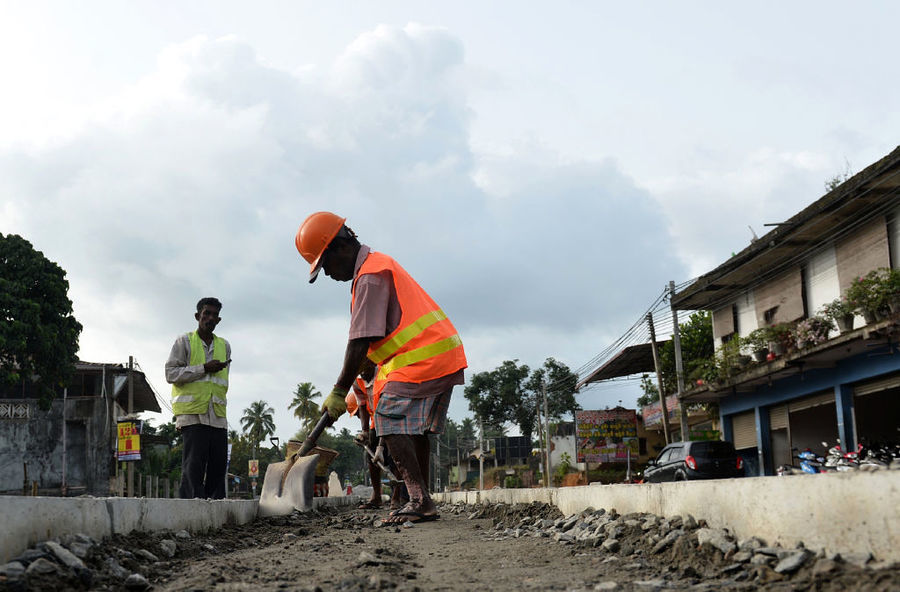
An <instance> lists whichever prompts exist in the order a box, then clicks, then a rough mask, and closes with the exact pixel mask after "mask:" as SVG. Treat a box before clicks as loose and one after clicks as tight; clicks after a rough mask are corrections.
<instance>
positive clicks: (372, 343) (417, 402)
mask: <svg viewBox="0 0 900 592" xmlns="http://www.w3.org/2000/svg"><path fill="white" fill-rule="evenodd" d="M344 220H345V219H344V218H341V217H339V216H337V215H335V214H333V213H331V212H317V213H315V214H312V215H310V216H309V217H308V218H307V219H306V220H305V221H304V222H303V224H301V225H300V228H299V230H298V231H297V235H296V237H295V245H296V247H297V250H298V251H299V252H300V254H301V255H302V256H303V258H304V259H306V261H307V262H309V264H310V279H309V281H310V283H312V282H313V281H315V279H316V277H317V275H318V273H319V271H320V270H324V271H325V275H327V276H329V277H330V278H332V279H334V280H337V281H340V282H347V281H351V280H352V285H351V305H350V336H349V340H348V342H347V347H346V350H345V352H344V363H343V367H342V369H341V373H340V375H339V376H338V379H337V382H336V383H335V385H334V388H333V389H332V391H331V393H329V395H328V396H327V397H326V398H325V401H324V403H323V404H322V409H323V410H326V409H327V410H328V413H329V415H330V416H331V417H332V419H337V418H338V417H340V416H341V414H343V413H344V411H345V410H346V409H347V404H346V401H345V396H346V394H347V392H348V390H349V389H350V386H351V385H352V384H353V381H354V380H355V379H356V376H357V374H359V372H360V368H361V366H362V364H363V361H364V360H365V359H366V358H368V359H369V360H371V361H372V362H373V363H375V364H377V365H378V372H377V374H376V376H375V383H374V387H373V388H374V396H373V398H374V399H375V403H374V407H375V431H376V432H377V433H378V435H379V436H381V437H382V438H383V441H384V442H385V444H386V445H387V447H388V451H389V452H390V453H391V456H392V457H393V458H394V461H395V463H396V464H397V468H398V470H399V472H400V477H401V478H402V479H403V481H404V483H405V484H406V488H407V490H408V492H409V503H407V504H406V505H405V506H403V507H402V508H399V509H396V510H393V511H391V514H390V515H389V516H388V517H387V518H385V519H384V520H383V522H384V523H385V524H402V523H403V522H406V521H410V522H427V521H430V520H435V519H437V518H438V514H437V507H436V506H435V504H434V501H433V500H432V499H431V496H430V495H429V492H428V484H427V479H428V473H429V461H430V452H431V451H430V444H429V441H428V435H429V434H440V433H442V432H443V430H444V424H445V423H446V420H447V408H448V407H449V405H450V395H451V393H452V391H453V387H454V386H455V385H458V384H463V383H464V382H465V377H464V375H463V370H464V368H466V356H465V353H464V351H463V346H462V341H461V340H460V338H459V334H458V333H457V332H456V329H455V328H454V327H453V324H452V323H451V322H450V319H448V318H447V315H446V314H444V311H443V310H441V308H440V307H439V306H438V305H437V304H436V303H435V302H434V300H432V299H431V297H430V296H429V295H428V294H427V293H426V292H425V290H423V289H422V288H421V287H420V286H419V284H418V283H416V281H415V280H413V278H412V277H411V276H410V275H409V273H407V272H406V270H405V269H403V268H402V267H401V266H400V265H399V264H398V263H397V262H396V261H395V260H394V259H392V258H391V257H388V256H387V255H385V254H383V253H379V252H376V251H373V250H372V249H370V248H369V247H368V246H366V245H362V244H360V242H359V241H358V240H357V238H356V235H355V234H354V233H353V231H352V230H350V229H349V228H348V227H347V226H345V225H344Z"/></svg>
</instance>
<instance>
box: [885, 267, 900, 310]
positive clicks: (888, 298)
mask: <svg viewBox="0 0 900 592" xmlns="http://www.w3.org/2000/svg"><path fill="white" fill-rule="evenodd" d="M881 278H882V292H883V295H884V300H885V302H886V303H887V306H888V308H889V309H890V310H891V312H892V313H893V314H897V313H900V269H888V268H883V274H882V276H881Z"/></svg>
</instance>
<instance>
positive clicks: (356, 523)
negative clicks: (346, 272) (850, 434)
mask: <svg viewBox="0 0 900 592" xmlns="http://www.w3.org/2000/svg"><path fill="white" fill-rule="evenodd" d="M898 489H900V471H879V472H875V473H859V472H857V473H853V474H829V475H821V476H799V475H798V476H790V477H768V478H764V477H760V478H749V479H731V480H719V481H709V482H694V483H676V484H654V485H607V486H584V487H565V488H559V489H555V488H550V489H494V490H488V491H472V492H459V493H449V494H438V495H437V498H438V499H439V500H440V501H441V506H440V513H441V519H440V520H438V521H435V522H429V523H421V524H411V523H409V524H405V525H403V526H399V527H398V526H382V525H381V519H382V518H383V517H384V516H385V515H386V513H387V511H386V510H375V511H373V510H358V509H356V506H355V504H356V502H358V501H360V500H359V499H358V498H354V497H353V496H348V497H338V498H317V499H316V500H315V503H314V504H313V508H312V509H310V510H307V511H305V512H300V511H296V510H295V511H293V512H291V513H290V514H288V515H285V516H273V517H266V518H256V517H255V514H254V513H253V504H254V503H255V502H252V501H245V502H234V501H202V500H144V499H141V500H135V499H107V500H101V499H94V498H72V499H58V498H57V499H53V498H2V499H0V505H2V506H3V507H4V508H5V509H6V510H10V512H9V513H7V512H5V515H6V516H7V525H8V526H9V527H10V531H9V535H7V536H4V537H3V539H4V545H5V546H4V547H3V552H4V555H3V557H2V558H0V560H2V561H3V562H4V563H3V564H2V567H0V589H3V590H50V589H54V590H123V589H129V590H150V589H152V590H310V591H312V590H322V591H327V590H387V589H391V590H472V589H490V590H521V589H533V590H704V589H706V590H757V589H762V590H791V589H817V590H900V567H898V563H897V562H898V560H900V556H898V551H897V549H900V545H898V544H897V543H898V542H900V541H898V536H900V532H898V527H900V516H898V512H900V509H898V508H897V504H896V503H895V502H896V500H897V499H898V495H897V494H898ZM751 497H755V498H757V501H756V503H753V504H751V503H748V502H749V500H750V498H751ZM10 500H13V501H16V502H19V505H17V506H14V505H13V504H12V503H11V502H10ZM45 501H46V503H45V504H44V505H45V509H46V507H49V504H50V503H55V504H69V506H68V508H66V507H64V506H62V505H58V506H57V507H56V509H55V512H57V514H56V518H57V519H56V520H54V519H53V516H54V514H53V512H51V513H50V520H49V521H47V522H46V523H44V522H42V520H43V519H42V518H41V516H42V512H41V506H40V504H42V503H44V502H45ZM28 503H30V504H32V505H31V506H30V509H29V507H28V506H26V505H24V504H28ZM119 504H125V505H124V506H122V507H118V505H119ZM157 504H160V505H157ZM166 504H168V505H166ZM91 505H93V506H95V510H94V511H91V510H90V509H89V507H90V506H91ZM100 508H102V509H103V511H102V512H101V511H99V509H100ZM104 515H105V516H104ZM17 520H18V521H17ZM79 520H80V522H79ZM67 521H68V522H67ZM97 524H102V525H103V526H101V527H100V528H99V529H97V528H96V525H97ZM103 529H108V531H106V534H101V533H102V532H104V530H103ZM11 540H13V541H18V542H17V543H16V544H11V543H10V541H11ZM823 542H824V543H825V544H822V543H823Z"/></svg>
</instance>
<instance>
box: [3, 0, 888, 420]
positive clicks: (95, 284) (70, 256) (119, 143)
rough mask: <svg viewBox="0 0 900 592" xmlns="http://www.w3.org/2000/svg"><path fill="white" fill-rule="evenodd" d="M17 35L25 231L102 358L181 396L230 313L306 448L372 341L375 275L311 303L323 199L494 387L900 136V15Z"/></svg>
mask: <svg viewBox="0 0 900 592" xmlns="http://www.w3.org/2000/svg"><path fill="white" fill-rule="evenodd" d="M0 15H2V18H0V80H2V81H3V92H2V93H0V233H3V234H11V233H14V234H20V235H22V236H24V237H25V238H27V239H28V240H29V241H31V242H32V244H33V245H34V246H35V247H36V248H37V249H38V250H40V251H42V252H43V253H44V254H45V255H46V256H47V257H48V258H50V259H51V260H53V261H56V262H57V263H59V264H60V265H61V266H62V267H63V269H65V270H66V271H67V273H68V279H69V282H70V297H71V299H72V300H73V302H74V306H75V315H76V317H77V318H78V320H79V321H80V322H81V323H82V324H83V325H84V331H83V333H82V336H81V342H80V346H81V349H80V352H79V356H80V357H81V358H82V359H84V360H87V361H93V362H125V361H127V359H128V356H129V355H133V356H134V357H135V358H136V359H137V361H138V362H139V364H140V365H141V367H142V368H143V369H144V370H146V372H147V374H148V377H149V378H150V381H151V383H152V384H153V385H154V387H155V388H156V390H157V391H159V393H160V394H161V395H163V396H164V397H166V398H167V397H168V395H169V386H168V385H167V384H166V382H165V378H164V374H163V365H164V363H165V360H166V357H167V355H168V352H169V349H170V347H171V345H172V342H173V341H174V339H175V337H176V335H177V334H178V333H180V332H183V331H188V330H191V329H192V328H195V327H196V323H195V321H194V319H193V312H194V305H195V303H196V301H197V300H198V299H199V298H200V297H202V296H207V295H214V296H217V297H219V298H220V299H221V300H222V301H223V302H224V308H223V310H222V317H223V321H222V323H221V324H220V326H219V331H218V332H219V334H221V335H222V336H224V337H226V338H227V339H229V340H230V341H231V344H232V348H233V352H234V353H233V358H234V363H233V366H232V377H231V390H230V392H229V420H230V421H231V422H232V424H234V427H237V423H238V420H239V418H240V415H241V411H242V410H243V409H244V408H245V407H247V406H248V405H249V403H250V402H251V401H254V400H259V399H264V400H266V401H268V402H269V404H270V405H271V406H272V407H273V408H274V409H275V411H276V415H275V419H276V424H277V427H278V434H279V435H280V436H281V437H282V438H286V437H290V436H291V435H292V434H293V433H294V432H295V431H296V428H297V425H296V422H295V421H294V420H293V419H292V418H291V416H290V413H289V412H288V410H287V405H288V402H289V401H290V399H291V393H292V391H293V390H294V388H295V386H296V384H297V383H299V382H305V381H310V382H312V383H313V384H315V385H316V387H317V388H318V389H319V390H320V391H323V392H326V393H327V392H328V390H329V389H330V388H331V385H332V384H333V383H334V381H335V379H336V378H337V375H338V373H339V370H340V365H341V359H342V352H343V348H344V345H345V343H346V333H347V327H348V316H349V315H348V311H349V285H348V284H345V283H337V282H334V281H332V280H330V279H329V278H327V277H322V278H320V279H319V281H318V282H317V283H316V284H314V285H309V284H307V281H306V279H307V271H308V266H307V265H306V264H305V262H303V261H302V259H301V258H300V257H299V256H298V254H297V252H296V250H295V249H294V246H293V237H294V233H295V232H296V229H297V226H298V225H299V223H300V222H301V221H302V220H303V219H304V218H305V217H306V216H307V215H308V214H310V213H312V212H314V211H318V210H332V211H335V212H338V213H340V214H341V215H343V216H346V217H347V219H348V222H347V223H348V224H349V225H350V226H351V227H352V228H353V229H354V230H356V231H357V233H358V234H359V236H360V238H361V239H362V241H363V242H364V243H366V244H369V245H371V246H372V247H373V248H375V249H377V250H381V251H384V252H386V253H388V254H391V255H392V256H394V257H395V258H397V259H398V260H399V261H400V262H401V263H402V264H403V265H404V266H405V267H406V268H407V269H408V270H409V271H410V272H411V273H412V274H413V276H414V277H415V278H417V279H418V280H419V282H420V283H421V284H422V285H423V286H424V287H425V288H426V290H428V291H429V293H431V295H432V296H433V297H434V298H435V299H436V300H437V301H438V302H439V303H440V304H441V306H442V307H443V308H444V310H445V311H446V312H447V313H448V315H449V316H450V318H451V319H452V320H453V321H454V323H455V325H456V326H457V328H458V329H459V331H460V334H461V336H462V338H463V341H464V343H465V346H466V351H467V354H468V358H469V364H470V373H471V372H478V371H483V370H489V369H492V368H494V367H496V366H497V365H498V364H499V363H500V362H502V361H503V360H506V359H513V358H517V359H519V360H520V362H522V363H526V364H529V365H531V366H537V365H540V364H541V363H542V362H543V360H544V359H545V358H547V357H548V356H554V357H556V358H557V359H559V360H561V361H563V362H565V363H566V364H568V365H569V366H570V367H571V368H572V369H573V370H575V369H579V368H581V367H583V366H584V365H585V364H586V363H587V362H589V361H590V360H591V359H592V358H594V356H595V355H596V354H597V353H598V352H599V351H601V350H603V349H604V348H605V347H607V346H608V345H609V344H610V343H612V342H613V341H615V340H616V339H617V338H618V337H619V336H620V335H622V334H623V333H624V332H625V331H626V330H627V329H628V328H629V327H630V326H631V325H632V324H633V323H634V322H635V321H636V320H637V319H638V318H639V317H640V315H641V313H643V312H644V311H645V310H646V309H647V307H648V306H649V305H650V304H651V303H652V302H653V301H654V300H655V299H656V297H657V296H658V295H659V294H660V292H661V291H662V290H663V288H664V287H665V285H666V284H667V282H668V281H669V280H674V281H675V282H676V283H682V282H684V281H686V280H688V279H690V278H692V277H695V276H697V275H699V274H701V273H703V272H705V271H708V270H709V269H711V268H712V267H714V266H715V265H717V264H718V263H720V262H722V261H723V260H724V259H726V258H727V257H729V256H730V254H731V253H732V252H736V251H739V250H740V249H742V248H743V247H744V246H746V245H747V244H748V242H749V240H750V238H751V236H752V235H751V230H750V228H748V226H750V227H752V228H753V229H754V230H755V232H756V233H758V234H762V233H763V232H764V231H765V230H766V229H765V228H764V227H763V224H765V223H768V222H778V221H780V220H782V219H784V218H786V217H788V216H790V215H791V214H793V213H795V212H796V211H798V210H799V209H801V208H802V207H804V206H805V205H807V204H808V203H810V202H812V201H813V200H815V199H817V198H818V197H820V196H821V195H822V194H823V192H824V182H825V180H826V179H828V178H830V177H832V176H834V175H836V174H840V173H844V172H846V171H847V170H848V169H849V170H851V171H853V172H856V171H859V170H860V169H862V168H864V167H865V166H867V165H868V164H870V163H871V162H874V161H875V160H877V159H878V158H880V157H881V156H883V155H885V154H887V153H888V152H889V151H891V150H892V149H893V148H895V147H896V145H897V143H898V138H900V134H898V125H900V110H898V109H897V105H900V96H898V95H900V93H898V90H900V80H898V79H897V77H896V76H895V75H894V72H895V68H894V67H892V66H890V64H891V63H892V60H893V56H894V55H895V53H896V51H895V50H896V41H895V39H896V32H895V30H894V29H895V24H896V22H898V18H900V7H898V6H897V5H896V3H893V2H868V3H863V4H848V3H846V2H823V1H816V2H811V1H810V2H792V3H784V2H762V3H755V4H753V5H752V6H749V5H748V6H743V5H741V6H737V5H731V3H726V5H722V4H721V3H713V2H706V3H699V2H679V3H622V2H615V3H613V2H554V3H538V2H521V1H518V0H517V1H497V2H490V3H485V2H469V1H466V0H459V1H457V2H452V3H450V2H431V3H424V2H414V1H409V2H402V1H383V2H368V1H359V2H325V3H323V2H307V1H299V0H298V1H291V2H287V1H285V2H267V1H259V2H253V3H248V2H237V1H228V0H224V1H223V0H216V1H208V2H202V1H197V2H190V3H184V2H175V1H171V2H169V1H157V2H120V1H117V0H116V1H112V0H110V1H108V2H103V1H87V2H79V3H72V2H64V1H59V2H42V1H37V0H32V1H30V2H8V1H5V0H0ZM635 396H636V392H635V390H634V388H633V387H632V388H623V387H621V386H614V387H604V388H595V389H591V390H589V391H587V392H584V393H582V394H579V395H578V400H579V402H580V403H581V404H582V406H584V407H586V408H597V407H601V408H602V407H604V406H606V405H610V404H612V405H614V404H616V402H617V401H618V400H619V399H623V400H624V402H625V403H626V404H631V403H633V400H634V397H635ZM466 414H467V406H466V402H465V399H464V398H463V394H462V389H457V391H456V393H455V395H454V403H453V404H452V406H451V416H452V417H454V418H456V419H461V418H463V417H465V416H466ZM154 419H155V420H157V421H158V420H162V421H168V420H169V419H170V416H167V415H163V416H158V417H154ZM339 425H341V426H344V425H346V426H347V427H351V428H353V429H355V428H356V425H357V424H356V422H355V421H354V422H352V423H351V422H350V421H348V420H347V419H344V420H342V423H341V424H339Z"/></svg>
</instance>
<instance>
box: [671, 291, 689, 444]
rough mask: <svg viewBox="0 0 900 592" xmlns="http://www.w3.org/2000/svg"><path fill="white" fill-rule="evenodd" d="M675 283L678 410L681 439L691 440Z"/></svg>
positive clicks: (673, 324)
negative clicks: (685, 401) (684, 397)
mask: <svg viewBox="0 0 900 592" xmlns="http://www.w3.org/2000/svg"><path fill="white" fill-rule="evenodd" d="M674 302H675V282H673V281H671V280H670V281H669V304H670V306H671V307H672V339H673V341H674V342H675V344H674V345H675V374H676V376H677V378H678V395H677V397H678V410H679V412H680V413H679V419H680V421H681V439H682V440H683V441H687V440H690V439H691V436H690V432H689V431H688V429H689V428H688V416H687V406H686V405H685V404H684V399H682V397H683V396H684V362H683V361H682V357H681V332H680V331H679V330H678V311H677V310H675V304H674Z"/></svg>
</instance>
